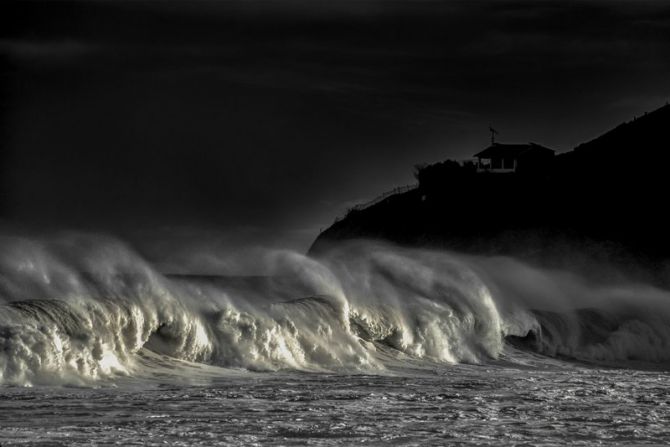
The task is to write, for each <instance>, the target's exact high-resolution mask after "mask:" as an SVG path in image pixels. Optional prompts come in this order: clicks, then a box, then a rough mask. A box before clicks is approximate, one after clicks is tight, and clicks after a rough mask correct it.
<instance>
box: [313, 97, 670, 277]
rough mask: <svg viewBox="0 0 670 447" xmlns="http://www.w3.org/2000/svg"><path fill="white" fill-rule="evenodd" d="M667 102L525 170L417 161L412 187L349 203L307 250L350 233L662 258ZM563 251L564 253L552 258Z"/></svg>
mask: <svg viewBox="0 0 670 447" xmlns="http://www.w3.org/2000/svg"><path fill="white" fill-rule="evenodd" d="M668 129H670V106H668V105H666V106H664V107H662V108H660V109H658V110H656V111H654V112H652V113H649V114H645V115H644V116H643V117H640V118H638V119H635V120H633V121H631V122H628V123H625V124H622V125H620V126H618V127H616V128H615V129H613V130H611V131H610V132H607V133H606V134H604V135H602V136H600V137H598V138H596V139H594V140H592V141H590V142H588V143H584V144H582V145H580V146H578V147H577V148H576V149H574V150H573V151H571V152H568V153H565V154H560V155H558V156H556V157H555V158H554V161H553V163H552V164H551V166H548V167H546V169H544V170H543V171H542V172H535V173H532V175H521V174H519V173H516V174H514V173H513V174H497V173H481V172H479V173H478V172H476V169H475V168H474V167H473V166H472V165H465V166H459V165H458V164H456V163H455V162H450V161H446V162H443V163H438V164H435V165H430V166H425V167H421V168H420V170H419V172H418V175H417V178H418V179H419V182H420V183H419V187H418V188H417V189H415V190H412V191H409V192H406V193H404V194H398V195H394V196H391V197H389V198H387V199H386V200H383V201H382V202H380V203H378V204H376V205H374V206H371V207H369V208H367V209H364V210H357V211H351V212H349V213H348V215H347V216H346V217H345V218H344V219H342V220H340V221H338V222H336V223H335V224H333V225H332V226H331V227H330V228H328V229H327V230H326V231H324V232H323V233H322V234H321V235H319V237H318V238H317V239H316V241H315V242H314V244H313V245H312V247H311V249H310V254H313V255H318V254H319V253H320V252H322V251H323V250H326V249H327V247H328V246H329V245H330V244H333V243H337V242H338V241H342V240H346V239H356V238H375V239H384V240H389V241H392V242H395V243H398V244H402V245H413V246H417V245H418V246H427V247H433V248H448V249H452V250H457V251H462V252H468V253H485V254H503V255H515V256H521V257H524V258H528V259H537V260H543V259H547V258H552V259H558V258H562V259H564V260H566V262H571V263H574V262H580V259H581V258H580V257H579V256H576V255H582V254H583V255H585V256H588V257H589V258H590V259H594V258H595V259H607V260H610V261H613V262H616V263H619V264H626V263H628V262H630V261H632V260H635V261H636V265H645V266H650V265H652V266H655V265H657V264H659V263H662V262H664V261H665V260H666V259H669V258H670V237H668V235H667V233H668V231H669V230H670V213H668V212H667V211H668V210H667V209H666V208H667V205H666V197H667V196H666V193H667V191H668V186H669V184H670V182H669V181H668V178H669V177H670V174H669V172H668V170H669V169H670V135H668ZM562 255H569V256H562Z"/></svg>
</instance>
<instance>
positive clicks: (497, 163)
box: [491, 158, 503, 169]
mask: <svg viewBox="0 0 670 447" xmlns="http://www.w3.org/2000/svg"><path fill="white" fill-rule="evenodd" d="M491 161H492V163H491V168H492V169H502V162H503V159H502V158H494V159H493V160H491Z"/></svg>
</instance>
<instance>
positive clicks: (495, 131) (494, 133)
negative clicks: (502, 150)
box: [489, 125, 498, 145]
mask: <svg viewBox="0 0 670 447" xmlns="http://www.w3.org/2000/svg"><path fill="white" fill-rule="evenodd" d="M489 132H491V145H494V144H496V135H497V134H498V131H497V130H495V129H494V128H493V127H491V125H489Z"/></svg>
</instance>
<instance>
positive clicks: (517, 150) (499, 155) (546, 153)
mask: <svg viewBox="0 0 670 447" xmlns="http://www.w3.org/2000/svg"><path fill="white" fill-rule="evenodd" d="M474 157H475V158H476V159H477V172H493V173H509V172H523V173H532V172H540V171H543V170H545V169H546V168H547V167H548V166H549V164H550V163H551V161H552V160H553V158H554V151H553V150H552V149H549V148H546V147H544V146H540V145H539V144H535V143H528V144H501V143H493V144H491V146H489V147H487V148H486V149H484V150H483V151H481V152H478V153H476V154H475V155H474Z"/></svg>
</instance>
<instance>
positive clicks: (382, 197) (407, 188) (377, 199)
mask: <svg viewBox="0 0 670 447" xmlns="http://www.w3.org/2000/svg"><path fill="white" fill-rule="evenodd" d="M418 187H419V184H418V183H414V184H413V185H405V186H398V187H397V188H393V189H392V190H390V191H386V192H385V193H383V194H380V195H379V196H377V197H375V198H374V199H372V200H369V201H367V202H364V203H359V204H357V205H354V206H352V207H351V208H348V209H347V212H346V213H345V215H344V216H340V217H336V218H335V223H337V222H339V221H341V220H342V219H344V218H345V217H346V216H347V215H348V214H349V213H351V212H352V211H363V210H364V209H367V208H370V207H371V206H373V205H376V204H378V203H379V202H381V201H383V200H386V199H388V198H389V197H391V196H394V195H396V194H402V193H405V192H409V191H412V190H414V189H416V188H418Z"/></svg>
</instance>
